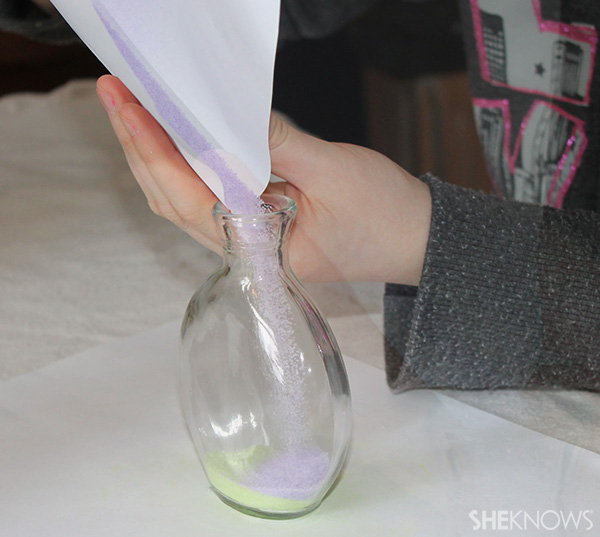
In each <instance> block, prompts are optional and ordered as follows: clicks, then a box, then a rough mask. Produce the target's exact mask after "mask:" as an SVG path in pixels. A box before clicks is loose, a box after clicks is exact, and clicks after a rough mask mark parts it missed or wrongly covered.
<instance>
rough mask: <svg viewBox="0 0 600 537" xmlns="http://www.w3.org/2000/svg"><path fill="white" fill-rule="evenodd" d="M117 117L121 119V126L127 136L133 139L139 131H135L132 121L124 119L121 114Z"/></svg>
mask: <svg viewBox="0 0 600 537" xmlns="http://www.w3.org/2000/svg"><path fill="white" fill-rule="evenodd" d="M119 117H120V118H121V123H123V126H124V127H125V129H126V130H127V132H128V133H129V135H130V136H131V137H132V138H134V137H135V135H136V134H137V133H138V132H139V131H138V130H137V129H136V127H135V124H134V123H133V121H131V120H130V119H128V118H126V117H125V116H124V115H123V114H119Z"/></svg>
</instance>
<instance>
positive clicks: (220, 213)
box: [213, 194, 297, 222]
mask: <svg viewBox="0 0 600 537" xmlns="http://www.w3.org/2000/svg"><path fill="white" fill-rule="evenodd" d="M260 199H261V201H262V206H263V207H269V209H270V210H269V211H266V212H264V213H255V214H238V213H232V212H231V211H229V209H228V208H227V207H226V206H225V204H224V203H223V202H221V201H218V202H217V203H216V204H215V205H214V207H213V215H214V216H215V217H220V218H226V219H228V220H229V219H232V220H234V219H235V220H251V221H253V222H259V221H262V220H269V219H271V218H273V217H277V216H281V215H283V214H285V213H295V212H296V209H297V204H296V202H295V201H294V200H293V199H292V198H290V197H288V196H284V195H283V194H263V195H262V196H260Z"/></svg>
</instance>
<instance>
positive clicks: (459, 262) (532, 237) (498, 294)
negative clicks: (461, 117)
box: [385, 176, 600, 391]
mask: <svg viewBox="0 0 600 537" xmlns="http://www.w3.org/2000/svg"><path fill="white" fill-rule="evenodd" d="M423 180H424V181H425V182H426V183H427V184H428V185H429V187H430V189H431V193H432V198H433V214H432V222H431V232H430V237H429V243H428V247H427V254H426V259H425V266H424V271H423V275H422V279H421V283H420V285H419V288H418V289H416V288H407V287H404V286H397V285H388V286H387V289H386V296H385V342H386V366H387V375H388V382H389V384H390V386H391V387H392V388H393V389H394V390H396V391H402V390H406V389H412V388H425V387H427V388H458V389H484V388H509V387H510V388H531V387H555V386H556V387H559V386H560V387H567V388H577V389H587V390H594V391H600V215H599V214H597V213H594V212H590V211H565V210H557V209H552V208H548V207H541V206H537V205H530V204H524V203H518V202H510V201H506V200H501V199H498V198H496V197H491V196H486V195H484V194H479V193H476V192H473V191H470V190H467V189H462V188H459V187H455V186H452V185H449V184H447V183H444V182H441V181H438V180H436V179H435V178H433V177H431V176H425V177H424V178H423Z"/></svg>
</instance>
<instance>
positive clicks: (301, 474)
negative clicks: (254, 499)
mask: <svg viewBox="0 0 600 537" xmlns="http://www.w3.org/2000/svg"><path fill="white" fill-rule="evenodd" d="M328 471H329V457H328V456H327V453H325V452H324V451H321V450H319V449H303V450H301V449H298V450H295V451H292V452H287V453H283V454H281V455H279V456H278V457H274V458H273V459H270V460H268V461H267V462H264V463H263V464H262V465H260V466H259V467H258V468H256V469H255V470H254V471H253V472H252V474H251V475H250V476H249V478H248V480H247V481H246V486H247V487H248V488H251V489H252V490H255V491H256V492H260V493H261V494H266V495H268V496H275V497H277V498H285V499H287V500H306V499H308V498H310V497H311V496H313V495H314V494H315V492H316V491H317V490H318V489H319V488H320V487H321V486H322V484H323V481H324V480H325V477H326V476H327V472H328Z"/></svg>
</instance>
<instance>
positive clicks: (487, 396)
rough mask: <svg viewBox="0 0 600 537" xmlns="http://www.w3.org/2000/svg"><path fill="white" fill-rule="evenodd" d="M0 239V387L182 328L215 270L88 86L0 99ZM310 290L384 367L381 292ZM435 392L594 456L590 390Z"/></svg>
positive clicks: (347, 287)
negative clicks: (162, 211) (153, 188)
mask: <svg viewBox="0 0 600 537" xmlns="http://www.w3.org/2000/svg"><path fill="white" fill-rule="evenodd" d="M0 230H1V233H0V297H1V298H2V300H0V378H2V379H9V378H13V377H15V376H17V375H20V374H25V373H28V372H32V371H35V370H37V369H39V368H41V367H43V366H45V365H48V364H50V363H53V362H56V361H57V360H59V359H61V358H65V357H67V356H70V355H72V354H74V353H75V352H78V351H82V350H86V349H89V348H91V347H94V346H96V345H99V344H102V343H105V342H108V341H111V340H116V339H119V338H122V337H125V336H129V335H132V334H136V333H139V332H142V331H145V330H147V329H150V328H153V327H156V326H158V325H161V324H163V323H165V322H168V321H172V320H176V319H179V318H181V316H182V315H183V311H184V309H185V306H186V303H187V300H188V299H189V297H190V296H191V294H192V293H193V291H194V289H195V288H196V287H197V286H198V285H200V284H201V283H202V282H203V281H204V280H205V279H206V277H207V276H208V274H209V273H210V272H211V271H212V270H213V269H214V268H216V267H217V266H218V265H219V257H218V256H217V255H215V254H213V253H211V252H209V251H207V250H206V249H204V248H203V247H202V246H200V245H198V244H197V243H195V242H194V241H193V240H192V239H190V238H189V237H188V236H187V235H185V234H184V233H183V232H181V231H179V230H178V229H177V228H175V227H174V226H173V225H172V224H170V223H169V222H166V221H164V220H162V219H160V218H159V217H157V216H155V215H154V214H152V212H151V211H150V210H149V208H148V207H147V205H146V201H145V198H144V196H143V194H142V193H141V191H140V190H139V188H138V186H137V184H136V183H135V180H134V179H133V177H132V175H131V173H130V172H129V170H128V168H127V165H126V163H125V159H124V157H123V155H122V152H121V149H120V147H119V145H118V143H117V141H116V139H115V137H114V135H113V133H112V131H111V129H110V126H109V123H108V120H107V118H106V116H105V112H104V110H103V109H102V108H101V106H100V104H99V103H98V102H97V99H96V96H95V90H94V82H93V81H79V82H73V83H70V84H69V85H67V86H65V87H63V88H60V89H59V90H57V91H55V92H53V93H51V94H48V95H30V94H17V95H9V96H6V97H4V98H2V99H0ZM308 287H309V290H310V291H311V293H312V295H313V297H314V298H315V300H316V302H317V303H318V304H319V306H320V308H321V310H322V311H323V313H324V314H325V316H326V317H327V318H328V319H329V322H330V324H331V325H332V328H333V330H334V332H335V334H336V336H337V338H338V341H339V343H340V346H341V348H342V351H343V352H344V353H345V354H347V355H350V356H354V357H356V358H358V359H360V360H362V361H364V362H367V363H370V364H372V365H376V366H378V367H383V338H382V334H381V331H382V295H383V285H382V284H378V283H357V284H346V283H344V284H327V285H325V284H318V285H309V286H308ZM381 389H382V390H386V389H387V388H386V386H385V383H384V380H383V376H382V384H381ZM447 393H448V394H449V395H451V396H452V397H455V398H457V399H460V400H462V401H464V402H467V403H468V404H470V405H472V406H475V407H479V408H482V409H484V410H486V411H488V412H491V413H494V414H497V415H499V416H502V417H504V418H507V419H509V420H511V421H514V422H516V423H519V424H521V425H524V426H526V427H528V428H530V429H532V430H535V431H539V432H542V433H545V434H548V435H550V436H553V437H555V438H558V439H562V440H565V441H568V442H571V443H573V444H576V445H579V446H582V447H585V448H588V449H591V450H593V451H595V452H597V453H600V432H599V430H598V423H600V396H598V395H597V394H590V393H583V392H566V391H556V392H515V391H510V390H507V391H500V392H491V393H488V392H475V393H454V392H447Z"/></svg>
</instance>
